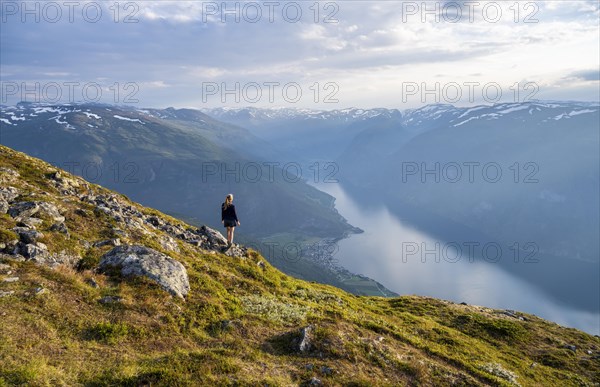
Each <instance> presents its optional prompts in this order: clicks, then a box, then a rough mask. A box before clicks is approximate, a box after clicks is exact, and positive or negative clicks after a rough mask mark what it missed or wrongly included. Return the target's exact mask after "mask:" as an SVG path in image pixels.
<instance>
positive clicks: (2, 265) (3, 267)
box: [0, 263, 11, 274]
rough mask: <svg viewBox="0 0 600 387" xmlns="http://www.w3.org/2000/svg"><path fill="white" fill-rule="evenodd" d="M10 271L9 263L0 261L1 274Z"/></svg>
mask: <svg viewBox="0 0 600 387" xmlns="http://www.w3.org/2000/svg"><path fill="white" fill-rule="evenodd" d="M10 273H11V267H10V265H7V264H6V263H0V274H10Z"/></svg>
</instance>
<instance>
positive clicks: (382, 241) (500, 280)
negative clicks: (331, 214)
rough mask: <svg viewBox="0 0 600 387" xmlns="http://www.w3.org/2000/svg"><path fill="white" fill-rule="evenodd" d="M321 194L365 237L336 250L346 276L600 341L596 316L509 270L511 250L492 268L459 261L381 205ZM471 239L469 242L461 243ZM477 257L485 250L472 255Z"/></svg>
mask: <svg viewBox="0 0 600 387" xmlns="http://www.w3.org/2000/svg"><path fill="white" fill-rule="evenodd" d="M317 188H319V189H320V190H322V191H324V192H327V193H328V194H330V195H332V196H334V197H335V198H336V201H335V206H336V208H337V210H338V211H339V212H340V214H341V215H342V216H344V217H345V218H346V219H347V220H348V222H349V223H350V224H352V225H354V226H357V227H360V228H361V229H363V230H364V233H362V234H354V235H351V236H350V237H349V238H346V239H343V240H341V241H339V242H338V244H337V251H336V253H335V256H334V258H335V260H336V261H337V263H338V264H339V265H341V266H343V267H345V268H347V269H348V270H350V271H352V272H354V273H360V274H363V275H366V276H368V277H371V278H373V279H375V280H377V281H379V282H380V283H382V284H383V285H384V286H385V287H387V288H388V289H390V290H392V291H394V292H396V293H398V294H400V295H404V294H416V295H422V296H431V297H435V298H441V299H446V300H450V301H454V302H466V303H468V304H474V305H482V306H487V307H491V308H498V309H509V310H517V311H522V312H525V313H529V314H534V315H537V316H539V317H542V318H544V319H547V320H550V321H554V322H556V323H558V324H561V325H564V326H568V327H574V328H578V329H581V330H583V331H586V332H588V333H591V334H600V314H599V313H598V311H597V309H596V310H594V308H580V307H577V308H575V307H573V306H572V305H570V304H569V303H567V302H564V300H563V301H560V300H557V299H556V298H555V297H553V295H551V294H550V292H546V291H545V290H544V288H543V287H540V286H535V285H534V284H532V283H530V282H529V281H527V280H526V279H523V278H520V277H518V276H515V275H514V274H511V273H510V271H508V270H505V268H503V265H502V263H503V262H501V260H510V261H512V260H513V258H514V255H513V251H511V250H510V248H509V247H507V246H504V247H502V250H501V255H500V257H499V258H497V262H494V263H491V262H488V261H486V259H482V256H481V255H482V254H480V256H478V257H469V256H468V254H466V251H467V250H466V249H465V250H464V251H462V252H461V253H460V254H459V253H458V251H457V250H456V249H454V248H453V245H452V244H451V242H449V241H442V240H439V239H437V238H436V237H434V236H432V235H431V234H430V233H428V232H427V231H425V230H424V228H423V227H420V228H419V229H417V228H416V227H414V226H413V225H411V224H410V223H408V222H407V221H406V220H401V219H400V217H399V216H398V215H397V214H394V213H393V212H392V211H390V209H389V208H388V207H387V206H386V205H385V204H383V203H381V202H379V203H377V202H376V201H369V202H366V201H364V200H363V199H357V196H352V195H350V194H349V192H348V191H347V190H346V189H345V188H344V187H342V186H341V185H340V184H338V183H321V184H318V185H317ZM359 200H363V201H362V202H361V201H359ZM430 226H431V229H434V228H438V229H439V228H440V227H443V225H440V224H435V225H433V224H432V225H430ZM466 240H469V239H468V238H466V239H463V241H466ZM471 240H472V239H471ZM436 243H437V244H438V245H436ZM459 245H460V243H459ZM438 246H439V247H438ZM463 247H464V246H463ZM425 249H427V251H424V250H425ZM473 251H475V252H477V251H479V250H477V248H473ZM490 256H493V257H494V258H495V257H498V254H496V252H495V251H494V252H493V253H489V254H488V255H487V256H486V258H488V259H489V260H493V259H491V258H490ZM423 261H424V262H423ZM511 263H512V262H511ZM514 264H515V265H530V267H534V269H535V268H539V267H541V266H537V267H536V266H531V265H541V264H543V262H538V263H525V262H519V263H514ZM504 267H506V265H504ZM523 267H525V266H523ZM517 270H518V268H517ZM541 273H543V270H540V275H543V274H541ZM565 281H572V283H567V284H564V285H566V286H563V288H562V289H573V291H575V290H576V289H577V288H578V287H579V284H578V283H577V282H576V281H577V279H576V278H565Z"/></svg>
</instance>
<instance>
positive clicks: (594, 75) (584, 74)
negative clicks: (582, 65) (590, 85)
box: [565, 69, 600, 81]
mask: <svg viewBox="0 0 600 387" xmlns="http://www.w3.org/2000/svg"><path fill="white" fill-rule="evenodd" d="M565 79H576V80H579V81H600V70H599V69H591V70H579V71H574V72H572V73H571V74H569V75H567V76H566V77H565Z"/></svg>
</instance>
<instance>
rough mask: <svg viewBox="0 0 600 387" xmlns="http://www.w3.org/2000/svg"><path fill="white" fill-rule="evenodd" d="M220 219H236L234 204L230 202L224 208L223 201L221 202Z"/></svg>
mask: <svg viewBox="0 0 600 387" xmlns="http://www.w3.org/2000/svg"><path fill="white" fill-rule="evenodd" d="M221 220H234V221H236V222H237V221H238V217H237V215H236V213H235V206H234V205H233V204H230V205H229V206H228V207H227V208H225V203H223V204H221Z"/></svg>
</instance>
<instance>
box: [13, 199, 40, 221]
mask: <svg viewBox="0 0 600 387" xmlns="http://www.w3.org/2000/svg"><path fill="white" fill-rule="evenodd" d="M39 210H40V206H39V205H38V204H37V203H36V202H19V203H15V204H14V205H12V206H11V207H10V208H9V209H8V214H9V215H10V216H12V217H13V218H16V217H21V218H29V217H31V216H32V215H34V214H36V213H37V212H38V211H39Z"/></svg>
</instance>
